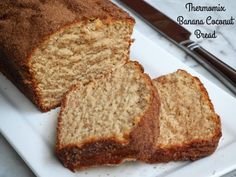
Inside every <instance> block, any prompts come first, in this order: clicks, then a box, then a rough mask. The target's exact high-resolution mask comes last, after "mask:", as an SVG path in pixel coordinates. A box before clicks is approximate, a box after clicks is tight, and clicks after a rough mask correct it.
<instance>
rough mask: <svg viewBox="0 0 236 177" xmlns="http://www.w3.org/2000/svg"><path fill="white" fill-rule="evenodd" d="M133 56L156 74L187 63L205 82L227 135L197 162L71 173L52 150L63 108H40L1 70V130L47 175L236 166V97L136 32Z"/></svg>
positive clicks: (153, 176) (179, 172)
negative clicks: (207, 154) (210, 153)
mask: <svg viewBox="0 0 236 177" xmlns="http://www.w3.org/2000/svg"><path fill="white" fill-rule="evenodd" d="M134 38H135V39H136V40H135V43H134V44H133V46H132V50H131V56H132V58H133V59H137V60H138V61H139V62H140V63H141V64H143V66H144V69H145V72H146V73H148V74H149V75H150V76H151V77H152V78H155V77H157V76H160V75H163V74H167V73H170V72H173V71H175V70H177V69H180V68H181V69H185V70H187V71H188V72H190V73H191V74H193V75H195V76H197V77H199V78H200V79H201V81H202V82H203V83H204V85H205V87H206V88H207V90H208V92H209V95H210V98H211V99H212V102H213V103H214V105H215V109H216V112H217V113H218V114H219V115H220V116H221V120H222V131H223V137H222V138H221V141H220V144H219V147H218V149H217V151H216V152H215V153H214V154H213V155H212V156H210V157H206V158H203V159H201V160H198V161H195V162H171V163H167V164H154V165H148V164H144V163H141V162H127V163H125V164H122V165H120V166H117V167H96V168H92V169H87V170H83V171H80V172H76V173H72V172H71V171H69V170H68V169H66V168H64V167H63V166H62V165H61V163H60V162H59V161H58V160H57V158H56V157H55V155H54V144H55V134H56V124H57V115H58V111H59V109H56V110H52V111H50V112H48V113H41V112H39V111H38V110H37V109H36V108H35V106H34V105H33V104H32V103H31V102H30V101H29V100H28V99H27V98H26V97H25V96H24V95H23V94H21V93H20V92H19V91H18V90H17V89H16V88H15V87H14V86H13V85H12V84H11V82H9V81H8V80H7V79H6V78H5V77H4V76H3V75H2V74H0V130H1V132H2V134H3V135H4V136H5V137H6V139H7V140H8V141H9V142H10V143H11V145H12V146H13V147H14V148H15V150H16V151H17V152H18V153H19V154H20V156H21V157H22V158H23V159H24V160H25V161H26V163H27V164H28V165H29V166H30V168H31V169H32V170H33V171H34V173H35V174H36V175H38V176H43V177H52V176H56V177H64V176H67V177H71V176H80V177H92V176H93V177H94V176H95V177H100V176H102V177H104V176H109V177H113V176H114V177H125V176H130V177H144V176H145V177H159V176H192V177H194V176H196V177H199V176H201V177H209V176H220V175H222V174H224V173H226V172H228V171H230V170H232V169H234V168H236V153H235V152H236V129H235V125H236V119H235V115H236V99H235V98H233V97H231V96H230V95H229V94H227V93H226V92H224V91H223V90H221V89H219V88H218V87H217V86H215V85H214V84H212V83H211V82H210V81H208V80H207V79H205V78H203V77H202V76H201V75H199V74H197V73H196V72H194V71H193V70H192V69H190V68H189V67H187V66H185V65H184V64H182V63H181V62H179V61H178V60H177V59H176V58H175V57H174V56H172V55H170V54H169V53H168V52H166V51H164V50H163V49H162V48H161V47H159V46H158V45H156V44H154V43H153V42H152V41H150V40H148V39H147V38H145V37H144V36H143V35H142V34H140V33H139V32H137V31H135V32H134Z"/></svg>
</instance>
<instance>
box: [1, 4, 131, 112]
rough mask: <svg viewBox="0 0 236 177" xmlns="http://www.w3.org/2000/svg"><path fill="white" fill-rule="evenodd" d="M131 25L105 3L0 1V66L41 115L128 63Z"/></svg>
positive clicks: (112, 5)
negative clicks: (77, 85) (76, 88)
mask: <svg viewBox="0 0 236 177" xmlns="http://www.w3.org/2000/svg"><path fill="white" fill-rule="evenodd" d="M133 26H134V20H133V19H132V18H131V17H130V16H129V15H128V14H127V13H126V12H124V11H123V10H121V9H120V8H118V7H117V6H116V5H114V4H113V3H112V2H110V1H109V0H86V1H84V0H47V1H45V0H33V1H28V0H17V1H10V0H1V1H0V63H1V65H2V72H3V74H4V75H5V76H7V77H8V78H9V79H10V80H11V81H12V82H13V83H14V84H15V85H16V86H17V87H18V88H19V89H20V90H21V91H22V92H23V93H24V94H25V95H26V96H27V97H28V98H29V99H30V100H31V101H32V102H33V103H35V104H36V105H37V107H38V108H39V109H40V110H41V111H48V110H50V109H52V108H55V107H57V106H59V105H60V102H61V99H62V96H63V94H64V93H65V92H66V91H67V89H68V88H69V87H70V86H71V85H73V84H75V83H76V82H77V81H79V82H81V83H83V84H87V83H88V82H90V81H92V80H95V79H97V78H99V77H101V76H102V75H104V74H107V73H109V72H110V71H111V70H114V69H115V68H118V67H120V66H122V65H124V64H125V63H126V61H127V60H128V56H129V48H130V44H131V38H130V36H131V33H132V30H133Z"/></svg>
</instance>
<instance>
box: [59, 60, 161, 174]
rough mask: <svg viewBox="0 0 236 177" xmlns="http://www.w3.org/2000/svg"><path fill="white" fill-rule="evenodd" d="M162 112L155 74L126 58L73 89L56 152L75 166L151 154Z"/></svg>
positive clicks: (64, 104) (67, 164)
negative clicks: (95, 77) (152, 74)
mask: <svg viewBox="0 0 236 177" xmlns="http://www.w3.org/2000/svg"><path fill="white" fill-rule="evenodd" d="M158 114H159V99H158V97H157V92H156V89H155V88H154V86H153V85H152V82H151V79H150V78H149V76H148V75H146V74H144V73H143V69H142V67H141V66H140V65H139V64H138V63H137V62H128V63H126V64H125V65H124V66H123V67H121V68H119V69H117V70H116V71H114V72H113V73H111V74H109V75H107V76H106V77H104V78H102V79H99V80H97V81H95V82H91V83H90V84H88V85H87V86H83V85H79V84H77V85H76V86H73V87H72V88H71V89H70V90H69V92H68V93H67V94H66V96H65V98H64V100H63V102H62V107H61V112H60V115H59V118H58V127H57V142H56V154H57V156H58V158H59V159H60V161H61V162H62V163H63V164H64V166H65V167H67V168H69V169H70V170H72V171H74V170H77V169H81V168H86V167H90V166H96V165H103V164H119V163H121V162H123V161H124V160H128V159H133V160H134V159H137V158H138V159H142V160H144V159H148V158H150V157H149V154H150V151H151V150H153V145H154V140H156V139H157V136H158V132H159V124H158Z"/></svg>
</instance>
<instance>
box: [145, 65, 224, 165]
mask: <svg viewBox="0 0 236 177" xmlns="http://www.w3.org/2000/svg"><path fill="white" fill-rule="evenodd" d="M153 84H154V85H155V87H156V88H157V91H158V94H159V97H160V103H161V106H160V122H159V124H160V135H159V137H158V138H157V143H156V152H155V153H154V154H153V155H152V157H151V158H150V159H149V160H148V162H151V163H156V162H168V161H176V160H196V159H199V158H202V157H205V156H208V155H210V154H212V153H213V152H214V151H215V149H216V147H217V145H218V142H219V139H220V137H221V123H220V118H219V116H218V115H217V114H216V113H215V111H214V108H213V105H212V103H211V100H210V98H209V96H208V93H207V91H206V89H205V88H204V86H203V84H202V83H201V82H200V80H199V79H198V78H196V77H193V76H191V75H190V74H189V73H187V72H186V71H183V70H178V71H177V72H174V73H171V74H168V75H165V76H161V77H159V78H157V79H154V80H153Z"/></svg>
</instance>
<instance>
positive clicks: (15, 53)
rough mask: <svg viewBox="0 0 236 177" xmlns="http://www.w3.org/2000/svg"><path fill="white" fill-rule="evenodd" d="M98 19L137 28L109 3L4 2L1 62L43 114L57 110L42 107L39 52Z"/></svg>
mask: <svg viewBox="0 0 236 177" xmlns="http://www.w3.org/2000/svg"><path fill="white" fill-rule="evenodd" d="M97 18H99V19H101V20H104V22H106V23H112V22H113V21H117V20H121V21H126V22H128V23H130V24H131V25H133V24H134V19H133V18H131V17H130V16H129V15H128V14H127V13H126V12H124V11H123V10H121V9H120V8H118V7H117V6H116V5H114V4H113V3H112V2H110V1H108V0H87V1H83V0H70V1H69V0H47V1H45V0H35V1H28V0H21V1H10V0H2V1H0V54H1V56H0V60H1V62H2V65H3V67H4V68H5V69H4V71H3V73H4V74H5V75H6V76H7V77H8V78H9V79H10V80H11V81H12V82H13V83H15V85H16V86H17V87H18V88H19V89H20V90H21V91H22V92H23V93H24V94H25V95H26V96H27V97H28V98H30V100H31V101H32V102H34V104H36V105H37V106H38V108H39V109H40V110H41V111H43V112H46V111H48V110H50V109H52V108H54V107H57V106H53V107H44V106H43V105H42V103H41V101H40V96H39V94H38V93H37V91H36V87H37V83H36V82H35V79H34V73H32V71H31V69H30V68H31V67H30V65H29V60H30V59H31V56H32V54H33V53H34V51H35V49H36V48H38V47H39V46H40V45H41V44H42V43H43V41H45V40H46V39H47V38H48V37H49V36H50V35H51V34H54V33H56V32H57V31H59V30H61V29H64V28H65V27H68V26H70V25H73V24H75V23H80V22H83V23H86V22H87V21H89V20H91V19H97ZM2 56H3V57H2ZM16 80H19V81H17V82H16Z"/></svg>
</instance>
